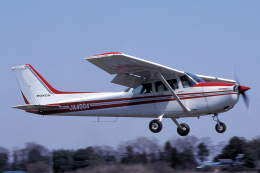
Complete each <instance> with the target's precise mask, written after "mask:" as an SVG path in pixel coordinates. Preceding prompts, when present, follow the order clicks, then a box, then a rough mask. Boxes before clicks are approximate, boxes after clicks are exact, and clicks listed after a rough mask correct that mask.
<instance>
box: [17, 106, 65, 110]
mask: <svg viewBox="0 0 260 173" xmlns="http://www.w3.org/2000/svg"><path fill="white" fill-rule="evenodd" d="M12 108H15V109H22V110H26V111H53V110H59V109H69V107H68V106H59V105H18V106H13V107H12Z"/></svg>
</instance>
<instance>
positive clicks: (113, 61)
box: [85, 52, 236, 88]
mask: <svg viewBox="0 0 260 173" xmlns="http://www.w3.org/2000/svg"><path fill="white" fill-rule="evenodd" d="M85 59H86V60H88V61H89V62H91V63H92V64H94V65H96V66H97V67H99V68H101V69H103V70H104V71H106V72H108V73H109V74H117V75H116V76H115V78H114V79H113V80H112V81H111V82H112V83H115V84H119V85H123V86H127V87H131V88H135V87H137V86H138V85H140V84H142V83H145V82H146V81H147V80H148V79H155V78H158V77H157V76H155V72H157V71H159V72H160V73H161V75H162V76H164V77H165V78H167V77H176V76H181V75H183V74H184V73H185V72H184V71H179V70H176V69H173V68H170V67H167V66H163V65H160V64H157V63H154V62H150V61H147V60H143V59H140V58H136V57H133V56H130V55H126V54H123V53H120V52H110V53H104V54H99V55H94V56H91V57H88V58H85ZM197 76H199V77H201V78H202V79H203V80H205V81H206V82H227V83H236V81H234V80H228V79H222V78H216V77H211V76H204V75H197Z"/></svg>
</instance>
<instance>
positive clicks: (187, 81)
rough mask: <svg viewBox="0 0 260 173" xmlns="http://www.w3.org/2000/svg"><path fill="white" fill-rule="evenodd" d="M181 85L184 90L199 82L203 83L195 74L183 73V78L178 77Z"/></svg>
mask: <svg viewBox="0 0 260 173" xmlns="http://www.w3.org/2000/svg"><path fill="white" fill-rule="evenodd" d="M180 79H181V82H182V85H183V87H184V88H187V87H190V86H193V85H196V84H197V83H199V82H205V81H204V80H203V79H201V78H200V77H198V76H196V75H195V74H191V73H185V75H184V76H181V77H180Z"/></svg>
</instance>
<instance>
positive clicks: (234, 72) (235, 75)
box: [233, 70, 240, 85]
mask: <svg viewBox="0 0 260 173" xmlns="http://www.w3.org/2000/svg"><path fill="white" fill-rule="evenodd" d="M233 77H234V78H235V81H236V82H237V84H238V85H240V83H239V80H238V77H237V73H236V71H235V70H233Z"/></svg>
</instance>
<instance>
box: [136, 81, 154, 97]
mask: <svg viewBox="0 0 260 173" xmlns="http://www.w3.org/2000/svg"><path fill="white" fill-rule="evenodd" d="M152 92H153V90H152V84H151V83H146V84H142V85H139V86H138V87H136V88H135V89H134V90H133V93H134V94H147V93H152Z"/></svg>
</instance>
